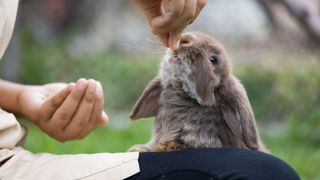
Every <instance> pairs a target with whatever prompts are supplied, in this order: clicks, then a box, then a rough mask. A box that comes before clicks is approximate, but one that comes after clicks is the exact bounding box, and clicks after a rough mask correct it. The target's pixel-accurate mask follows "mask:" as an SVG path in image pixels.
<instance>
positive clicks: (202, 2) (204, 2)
mask: <svg viewBox="0 0 320 180" xmlns="http://www.w3.org/2000/svg"><path fill="white" fill-rule="evenodd" d="M198 3H199V6H200V7H204V6H205V5H206V4H207V0H199V1H198Z"/></svg>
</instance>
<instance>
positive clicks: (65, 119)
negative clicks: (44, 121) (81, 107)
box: [59, 112, 70, 121]
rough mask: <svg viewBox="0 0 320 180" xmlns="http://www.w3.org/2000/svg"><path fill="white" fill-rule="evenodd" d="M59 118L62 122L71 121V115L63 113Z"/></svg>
mask: <svg viewBox="0 0 320 180" xmlns="http://www.w3.org/2000/svg"><path fill="white" fill-rule="evenodd" d="M59 118H60V120H62V121H68V120H69V119H70V115H69V113H67V112H61V113H60V115H59Z"/></svg>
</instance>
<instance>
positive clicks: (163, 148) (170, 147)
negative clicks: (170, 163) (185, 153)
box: [156, 141, 187, 152]
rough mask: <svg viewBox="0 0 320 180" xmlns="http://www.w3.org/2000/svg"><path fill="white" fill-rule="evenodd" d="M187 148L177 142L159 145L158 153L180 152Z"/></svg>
mask: <svg viewBox="0 0 320 180" xmlns="http://www.w3.org/2000/svg"><path fill="white" fill-rule="evenodd" d="M186 148H187V146H186V145H184V144H181V143H177V142H175V141H171V142H167V143H162V144H158V145H157V146H156V151H157V152H170V151H180V150H182V149H186Z"/></svg>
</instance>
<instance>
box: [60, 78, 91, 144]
mask: <svg viewBox="0 0 320 180" xmlns="http://www.w3.org/2000/svg"><path fill="white" fill-rule="evenodd" d="M95 93H96V82H95V81H94V80H92V79H90V80H89V81H88V88H87V90H86V92H85V95H84V96H83V98H82V100H81V102H80V105H79V108H78V109H77V111H76V113H75V115H74V116H73V118H72V120H71V121H70V122H69V123H68V124H67V125H66V126H65V127H64V135H65V136H66V137H69V138H73V137H75V138H77V135H79V134H80V133H81V131H82V130H83V129H85V128H86V126H88V124H89V120H90V117H91V113H92V111H93V106H94V103H95Z"/></svg>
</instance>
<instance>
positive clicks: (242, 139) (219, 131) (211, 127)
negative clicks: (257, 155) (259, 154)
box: [129, 32, 266, 151]
mask: <svg viewBox="0 0 320 180" xmlns="http://www.w3.org/2000/svg"><path fill="white" fill-rule="evenodd" d="M213 54H214V55H215V57H217V59H218V61H217V63H216V64H214V63H212V62H210V61H209V57H210V56H211V55H213ZM169 59H170V60H169ZM150 116H156V120H155V125H154V131H153V137H152V140H151V142H150V143H148V144H147V145H136V146H134V147H132V148H131V149H130V150H129V151H170V150H179V149H184V148H214V147H239V148H249V149H254V150H260V151H266V150H265V148H264V146H263V144H262V143H261V142H260V140H259V136H258V133H257V130H256V125H255V120H254V115H253V112H252V108H251V105H250V102H249V100H248V98H247V94H246V92H245V89H244V87H243V86H242V85H241V83H240V82H239V80H238V79H236V78H235V77H234V76H233V75H232V73H231V67H230V62H229V59H228V57H227V55H226V52H225V50H224V48H223V46H222V45H221V44H220V43H219V42H218V41H216V40H215V39H214V38H212V37H210V36H208V35H206V34H203V33H197V32H193V33H188V34H185V35H184V36H183V37H182V40H181V46H180V48H179V49H178V50H177V51H175V52H170V51H169V52H167V55H166V56H165V57H164V60H163V61H162V64H161V68H160V72H159V75H158V76H157V77H155V78H154V79H153V80H152V81H151V82H150V83H149V85H148V86H147V87H146V89H145V91H144V92H143V94H142V96H141V97H140V99H139V100H138V102H137V104H136V105H135V107H134V109H133V112H132V115H131V118H132V119H139V118H144V117H150Z"/></svg>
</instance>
